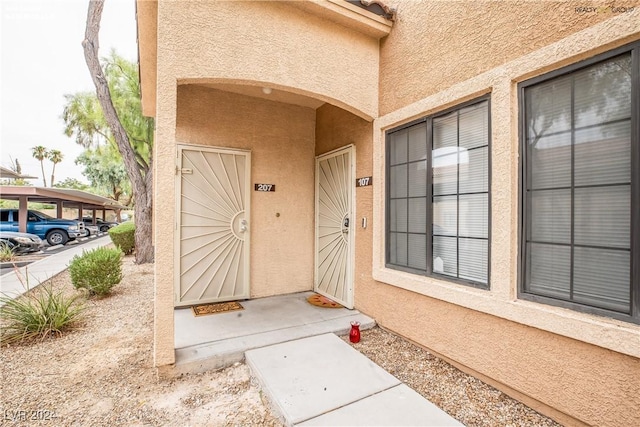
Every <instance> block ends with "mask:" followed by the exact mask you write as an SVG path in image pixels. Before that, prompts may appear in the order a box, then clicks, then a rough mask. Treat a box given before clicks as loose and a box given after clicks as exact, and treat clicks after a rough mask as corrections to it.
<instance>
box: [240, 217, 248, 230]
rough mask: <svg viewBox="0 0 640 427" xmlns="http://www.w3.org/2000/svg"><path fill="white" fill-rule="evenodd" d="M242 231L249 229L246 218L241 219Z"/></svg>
mask: <svg viewBox="0 0 640 427" xmlns="http://www.w3.org/2000/svg"><path fill="white" fill-rule="evenodd" d="M240 231H241V232H243V233H244V232H245V231H247V220H246V219H241V220H240Z"/></svg>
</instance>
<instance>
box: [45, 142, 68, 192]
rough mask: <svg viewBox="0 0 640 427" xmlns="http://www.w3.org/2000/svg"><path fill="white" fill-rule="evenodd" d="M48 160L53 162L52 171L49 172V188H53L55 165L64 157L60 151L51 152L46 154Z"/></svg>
mask: <svg viewBox="0 0 640 427" xmlns="http://www.w3.org/2000/svg"><path fill="white" fill-rule="evenodd" d="M48 157H49V160H51V161H52V162H53V170H52V171H51V186H52V187H53V180H54V175H55V173H56V165H57V164H58V163H60V162H61V161H62V158H63V157H64V156H63V155H62V152H61V151H60V150H51V151H49V153H48Z"/></svg>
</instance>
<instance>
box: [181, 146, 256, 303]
mask: <svg viewBox="0 0 640 427" xmlns="http://www.w3.org/2000/svg"><path fill="white" fill-rule="evenodd" d="M250 174H251V153H249V152H246V151H239V150H226V149H214V148H204V147H197V148H196V147H190V146H179V147H178V179H177V184H178V185H179V191H178V197H179V200H178V213H177V214H178V221H179V222H178V241H177V242H176V243H177V244H176V246H177V249H176V250H177V251H179V253H178V256H177V259H178V260H179V266H177V267H178V268H177V269H176V270H177V274H178V277H177V278H176V301H175V303H176V306H184V305H192V304H200V303H207V302H218V301H231V300H238V299H246V298H249V235H250V229H249V200H250V197H251V193H250V185H251V176H250Z"/></svg>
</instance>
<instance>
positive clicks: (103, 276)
mask: <svg viewBox="0 0 640 427" xmlns="http://www.w3.org/2000/svg"><path fill="white" fill-rule="evenodd" d="M122 256H123V254H122V251H121V250H120V249H114V248H97V249H94V250H92V251H88V252H87V251H83V252H82V255H76V256H75V257H73V259H72V260H71V263H70V264H69V273H70V274H71V283H73V286H74V287H75V288H76V289H81V288H82V289H86V290H87V291H89V295H96V296H99V297H102V296H105V295H107V294H109V293H110V292H111V288H113V287H114V286H115V285H117V284H118V283H120V281H121V280H122Z"/></svg>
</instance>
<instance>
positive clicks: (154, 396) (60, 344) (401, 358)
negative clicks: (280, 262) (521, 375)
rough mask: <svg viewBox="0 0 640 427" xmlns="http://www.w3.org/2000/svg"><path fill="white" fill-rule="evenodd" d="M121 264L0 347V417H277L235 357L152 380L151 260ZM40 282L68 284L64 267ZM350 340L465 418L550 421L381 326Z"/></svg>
mask: <svg viewBox="0 0 640 427" xmlns="http://www.w3.org/2000/svg"><path fill="white" fill-rule="evenodd" d="M123 270H124V275H125V277H124V279H123V281H122V283H121V284H120V285H118V286H116V287H115V288H114V292H113V294H112V295H111V296H110V297H108V298H104V299H101V300H93V299H91V300H87V301H86V306H87V309H86V311H85V315H84V318H83V320H82V322H81V323H80V324H79V325H78V326H77V328H76V329H75V330H73V331H71V332H69V333H67V334H65V335H64V336H63V337H61V338H48V339H45V340H43V341H39V342H35V343H31V344H29V345H27V344H23V345H16V346H11V347H4V348H2V351H1V353H0V364H1V369H2V377H1V379H2V390H1V392H2V396H1V401H0V403H1V406H0V410H1V411H2V414H0V417H1V418H2V422H0V424H1V425H33V424H36V421H37V425H52V426H53V425H55V426H114V425H118V426H182V425H193V426H204V425H209V426H221V425H234V426H235V425H242V426H244V425H266V426H280V425H281V424H280V423H279V422H278V420H277V418H276V417H275V416H274V415H273V414H272V413H271V411H270V410H269V408H268V407H267V406H266V405H265V403H264V401H263V399H262V393H261V391H260V389H259V387H258V386H257V385H256V383H254V382H253V381H252V380H251V378H250V372H249V369H248V367H247V366H246V365H244V364H236V365H234V366H232V367H230V368H227V369H224V370H220V371H217V372H207V373H204V374H194V375H185V376H183V377H180V378H176V379H172V380H158V378H157V376H156V371H155V369H154V368H153V348H152V345H153V327H152V326H153V316H152V310H153V266H152V265H143V266H138V265H135V264H134V263H133V258H132V257H126V258H125V260H124V265H123ZM50 283H51V284H52V286H54V287H55V288H56V289H62V290H64V292H65V293H68V294H73V293H74V292H76V291H75V290H74V289H73V287H72V286H71V282H70V278H69V274H68V272H63V273H61V274H60V275H58V276H56V277H55V278H53V279H52V280H51V281H50ZM344 339H345V340H348V338H347V337H345V338H344ZM354 347H355V348H356V349H358V350H360V351H361V352H362V353H364V354H365V355H366V356H368V357H369V358H371V359H372V360H373V361H374V362H376V363H377V364H379V365H380V366H382V367H383V368H385V369H386V370H387V371H389V372H390V373H391V374H393V375H395V376H396V377H398V378H399V379H400V380H402V381H403V382H405V383H406V384H407V385H409V386H410V387H412V388H413V389H414V390H416V391H418V392H419V393H420V394H422V395H423V396H425V397H426V398H427V399H429V400H431V401H432V402H434V403H435V404H436V405H438V406H439V407H441V408H442V409H444V410H445V411H447V412H448V413H449V414H451V415H452V416H453V417H455V418H457V419H458V420H460V421H461V422H463V423H464V424H465V425H467V426H530V425H536V426H553V425H556V424H555V423H554V422H553V421H551V420H549V419H547V418H545V417H543V416H541V415H539V414H538V413H536V412H535V411H533V410H531V409H530V408H528V407H526V406H525V405H523V404H521V403H519V402H517V401H515V400H513V399H511V398H509V397H508V396H506V395H504V394H503V393H501V392H499V391H497V390H496V389H494V388H492V387H490V386H488V385H486V384H484V383H482V382H481V381H479V380H477V379H475V378H473V377H471V376H468V375H466V374H464V373H463V372H461V371H459V370H457V369H456V368H454V367H452V366H451V365H449V364H447V363H446V362H443V361H442V360H440V359H438V358H436V357H434V356H433V355H431V354H429V353H428V352H427V351H425V350H423V349H421V348H419V347H417V346H415V345H413V344H411V343H409V342H407V341H405V340H403V339H402V338H400V337H398V336H396V335H394V334H392V333H389V332H387V331H384V330H381V329H379V328H375V329H372V330H370V331H363V333H362V341H361V342H360V343H359V344H355V345H354Z"/></svg>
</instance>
